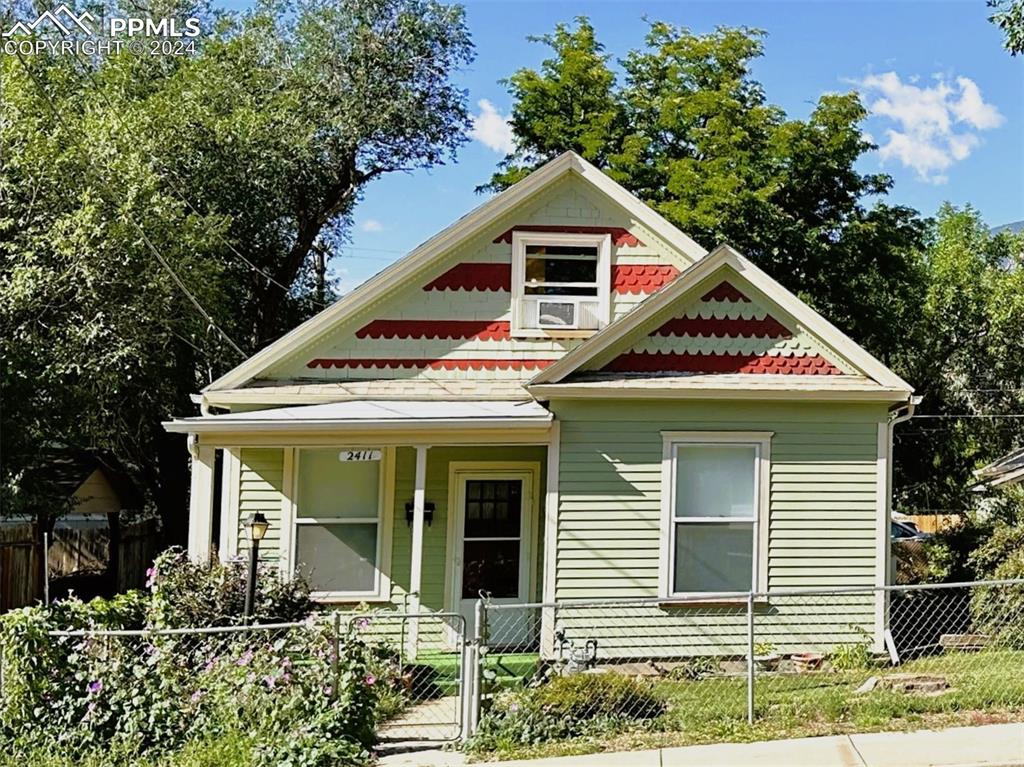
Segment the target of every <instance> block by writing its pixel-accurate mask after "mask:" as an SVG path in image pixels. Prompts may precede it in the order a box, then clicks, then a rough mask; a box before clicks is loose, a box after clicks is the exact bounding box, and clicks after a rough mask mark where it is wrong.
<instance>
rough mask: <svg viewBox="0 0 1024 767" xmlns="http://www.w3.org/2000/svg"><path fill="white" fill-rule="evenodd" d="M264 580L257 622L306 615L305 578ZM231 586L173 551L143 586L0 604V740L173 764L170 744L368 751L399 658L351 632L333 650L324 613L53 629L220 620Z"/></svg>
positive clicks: (271, 758) (29, 748) (257, 751)
mask: <svg viewBox="0 0 1024 767" xmlns="http://www.w3.org/2000/svg"><path fill="white" fill-rule="evenodd" d="M266 581H267V583H266V584H265V585H264V587H263V589H262V590H261V592H260V593H261V598H260V601H259V606H260V609H261V610H262V616H263V617H264V618H265V619H266V620H268V621H269V620H275V621H281V620H287V619H296V618H302V617H304V616H306V615H307V614H308V613H309V608H310V607H311V606H312V603H311V602H310V601H309V599H308V589H307V588H306V587H305V586H304V585H303V584H298V585H296V584H281V583H280V582H279V579H278V578H277V577H276V576H274V577H272V578H271V577H268V578H267V579H266ZM242 587H244V572H243V571H242V570H241V569H239V568H233V567H224V566H219V565H215V566H211V567H200V566H196V565H193V564H191V563H187V562H186V561H185V560H183V558H181V557H180V555H179V553H178V552H171V553H170V554H168V555H167V556H165V557H162V558H161V560H160V561H159V562H158V563H157V566H156V567H155V568H154V572H153V573H152V574H151V592H150V593H149V594H141V593H134V594H129V595H125V596H122V597H118V598H116V599H113V600H93V601H91V602H88V603H83V602H81V601H80V600H77V599H68V600H64V601H62V602H59V603H56V604H54V605H53V606H51V607H49V608H44V607H33V608H25V609H22V610H16V611H13V612H10V613H8V614H6V615H3V616H0V663H2V671H3V679H4V684H3V688H2V690H0V752H3V753H5V754H8V755H10V756H11V757H13V758H14V759H23V760H29V761H31V759H39V758H41V755H44V754H45V755H53V758H54V759H55V760H59V759H60V758H62V757H69V758H70V759H71V763H74V762H75V761H76V760H77V759H78V758H79V757H81V758H82V760H84V761H83V763H85V762H89V763H91V761H92V760H95V759H100V760H102V761H100V762H97V764H110V765H138V764H146V763H148V762H150V761H153V762H158V763H164V762H167V763H173V762H174V761H175V759H174V758H172V757H171V755H173V754H185V753H190V754H198V753H199V750H197V749H199V746H197V744H202V743H207V744H210V743H219V742H222V741H223V742H227V743H229V744H231V748H230V750H231V753H233V754H238V755H240V756H238V757H237V758H238V759H239V760H242V759H244V760H245V761H244V763H246V764H252V765H266V767H270V765H275V766H276V765H283V764H289V765H295V766H296V767H329V766H334V765H348V764H356V763H361V762H363V761H365V760H367V759H368V758H369V748H370V746H371V745H372V744H373V740H374V732H375V729H376V728H375V725H376V721H377V717H378V711H379V708H380V699H381V698H382V696H383V695H384V694H385V693H387V692H388V691H389V690H391V689H393V688H394V687H395V685H396V684H397V682H396V681H394V677H395V675H396V669H397V666H398V664H397V661H396V660H395V659H394V658H393V657H392V656H391V655H390V654H388V653H386V652H385V651H383V650H378V649H371V648H370V647H368V646H367V645H366V644H365V643H364V642H362V641H361V640H359V639H358V638H357V637H351V638H347V639H345V640H344V641H343V642H340V643H339V647H340V653H339V656H338V657H337V658H335V657H334V654H335V640H334V637H333V636H332V634H331V628H330V627H329V626H327V625H326V624H325V623H323V622H321V623H319V624H316V623H313V622H309V623H307V625H305V626H301V627H297V628H292V629H287V630H274V631H272V632H266V631H259V630H254V631H251V632H250V631H239V632H234V633H218V634H215V635H204V634H195V633H191V632H186V633H181V634H167V633H163V634H156V633H153V634H141V635H138V634H135V635H130V636H95V635H86V636H54V635H53V633H51V632H54V631H61V630H72V629H82V628H93V629H111V628H116V629H139V628H142V629H163V628H166V627H179V626H183V625H187V624H195V625H199V626H202V625H209V624H211V623H221V624H223V623H229V622H231V620H230V619H233V618H235V615H236V613H235V610H236V607H239V603H238V601H237V595H239V594H244V591H243V588H242ZM217 618H219V619H220V620H217ZM165 757H166V758H165ZM47 758H49V757H47ZM231 758H235V757H231ZM189 759H190V760H193V761H194V760H198V757H197V756H193V757H189ZM196 763H197V764H198V763H200V761H196Z"/></svg>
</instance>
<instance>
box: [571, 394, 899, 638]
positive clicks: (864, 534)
mask: <svg viewBox="0 0 1024 767" xmlns="http://www.w3.org/2000/svg"><path fill="white" fill-rule="evenodd" d="M552 409H553V410H554V411H555V413H556V414H557V417H558V418H559V419H560V420H561V423H562V431H561V452H560V477H559V517H558V555H557V566H556V584H555V596H556V599H558V600H567V599H583V598H586V599H601V598H616V599H624V598H625V599H629V598H645V597H656V596H658V587H659V583H658V576H659V557H660V535H661V534H660V529H661V460H662V449H663V443H662V436H661V432H662V431H770V432H773V433H774V436H773V438H772V443H771V461H772V465H771V476H770V502H769V510H768V524H769V542H768V552H767V556H768V584H767V586H768V587H769V588H771V589H784V588H795V587H821V588H829V587H840V586H843V587H849V586H865V587H870V586H872V585H873V584H874V579H875V519H876V514H877V509H876V492H877V482H878V475H877V468H876V467H877V463H876V460H877V434H878V424H879V422H882V421H884V419H885V417H886V410H885V408H884V407H882V406H874V405H826V404H814V403H807V404H785V403H778V404H775V403H750V404H745V403H739V402H733V403H707V402H678V401H677V402H671V401H649V402H621V401H618V402H615V403H614V406H612V403H610V402H604V403H602V402H568V401H564V402H553V403H552ZM838 601H844V602H845V603H846V604H845V605H844V606H843V608H842V609H838V608H837V599H835V598H829V599H826V598H819V597H814V598H803V599H800V600H797V599H795V598H790V599H788V603H786V604H782V603H781V602H780V600H773V601H772V604H769V605H765V606H760V607H759V608H758V619H757V620H758V626H759V630H761V631H763V632H765V633H766V636H768V638H769V640H770V641H773V642H775V643H776V644H777V645H779V647H780V649H787V650H791V649H799V648H804V649H806V648H807V647H808V646H809V644H811V638H810V634H809V633H808V629H807V627H808V626H812V627H814V632H813V633H814V641H815V642H820V641H823V640H824V641H831V640H835V641H844V640H845V641H850V639H851V638H853V637H856V636H858V635H859V631H860V630H862V629H865V630H869V631H870V630H872V628H873V620H874V612H873V610H874V606H873V605H874V602H873V599H872V598H871V596H870V595H867V594H865V595H863V596H861V595H858V596H855V597H849V598H845V599H844V600H838ZM798 603H799V604H798ZM613 613H614V611H609V612H608V614H607V615H606V616H605V617H604V618H600V617H598V615H597V614H596V613H587V614H586V615H583V614H582V613H580V612H578V611H571V614H567V615H565V616H563V617H562V618H560V620H562V621H564V623H563V624H562V625H565V626H568V627H570V628H571V627H572V625H573V623H575V630H576V631H578V632H588V633H587V636H590V635H593V636H595V637H598V638H599V639H602V638H603V640H604V641H602V647H603V648H604V649H606V650H607V651H609V652H611V651H612V649H613V648H614V647H615V645H616V642H617V641H618V640H617V639H616V637H618V638H619V639H620V640H621V642H620V644H621V645H622V648H623V652H625V651H626V650H627V649H630V650H631V651H636V652H640V649H641V648H642V647H643V646H644V644H643V643H644V637H645V636H646V637H648V638H649V639H650V641H651V643H652V645H651V646H650V647H649V648H647V649H649V651H650V652H652V653H655V654H680V653H681V654H696V653H700V652H705V651H709V648H711V647H717V648H718V649H717V650H715V651H716V652H739V651H740V650H741V649H742V647H741V640H743V639H744V638H745V629H746V626H745V620H746V618H745V614H744V613H745V610H744V609H742V608H739V609H738V608H732V607H727V608H708V607H702V608H690V609H678V608H677V609H674V610H672V611H671V612H667V611H665V610H661V609H659V608H656V607H651V608H644V609H643V610H639V611H638V610H635V609H634V610H633V612H632V613H631V614H630V619H629V620H628V621H625V622H624V621H617V620H615V619H614V615H613ZM627 625H628V626H629V627H630V629H629V631H630V632H632V633H629V636H630V637H632V638H633V639H634V640H636V641H637V642H638V643H639V644H637V645H632V646H631V644H630V641H628V640H627V639H626V638H625V637H626V634H627V630H626V626H627ZM716 626H717V627H718V628H715V627H716ZM773 631H774V632H775V635H773V634H772V632H773ZM655 637H662V638H661V639H658V640H655ZM669 647H671V648H672V649H671V650H669V649H668V648H669Z"/></svg>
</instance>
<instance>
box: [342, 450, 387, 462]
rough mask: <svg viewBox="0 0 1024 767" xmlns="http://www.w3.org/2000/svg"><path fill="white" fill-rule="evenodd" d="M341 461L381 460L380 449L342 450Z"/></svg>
mask: <svg viewBox="0 0 1024 767" xmlns="http://www.w3.org/2000/svg"><path fill="white" fill-rule="evenodd" d="M338 460H339V461H379V460H380V450H342V451H341V452H340V453H338Z"/></svg>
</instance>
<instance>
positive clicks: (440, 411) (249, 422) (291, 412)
mask: <svg viewBox="0 0 1024 767" xmlns="http://www.w3.org/2000/svg"><path fill="white" fill-rule="evenodd" d="M552 418H553V416H552V415H551V413H550V412H549V411H548V410H547V409H545V408H544V407H543V406H541V405H540V404H538V403H537V402H531V401H526V402H509V401H504V402H502V401H478V400H470V401H466V400H456V401H447V402H429V401H428V402H424V401H409V400H362V401H349V402H332V403H328V404H322V405H300V406H295V407H279V408H271V409H269V410H258V411H254V412H248V413H226V414H224V415H207V416H195V417H190V418H176V419H174V420H173V421H167V422H165V423H164V427H165V428H166V429H167V430H168V431H172V432H183V433H199V432H211V431H231V432H240V431H314V430H316V429H331V430H343V429H345V428H346V427H348V428H355V429H358V428H382V429H386V428H389V427H392V428H395V427H397V428H408V427H410V426H414V427H417V428H428V427H429V428H444V427H457V428H463V429H464V428H475V427H480V428H494V427H502V428H514V427H516V426H533V427H536V426H543V425H545V424H547V423H549V422H550V421H551V420H552Z"/></svg>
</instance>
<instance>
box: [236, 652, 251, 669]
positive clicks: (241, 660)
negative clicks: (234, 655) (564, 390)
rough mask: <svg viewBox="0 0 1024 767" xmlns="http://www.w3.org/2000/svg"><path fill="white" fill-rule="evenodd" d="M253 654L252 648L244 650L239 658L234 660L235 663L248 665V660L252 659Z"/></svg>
mask: <svg viewBox="0 0 1024 767" xmlns="http://www.w3.org/2000/svg"><path fill="white" fill-rule="evenodd" d="M253 654H254V653H253V651H252V650H246V651H245V652H244V653H242V657H241V658H239V659H238V660H237V661H236V663H237V665H239V666H248V665H249V661H251V660H252V656H253Z"/></svg>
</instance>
